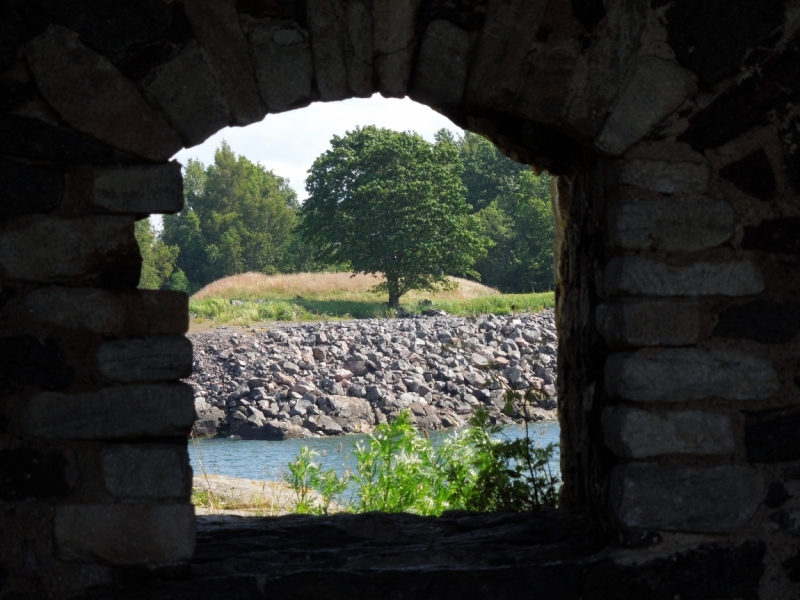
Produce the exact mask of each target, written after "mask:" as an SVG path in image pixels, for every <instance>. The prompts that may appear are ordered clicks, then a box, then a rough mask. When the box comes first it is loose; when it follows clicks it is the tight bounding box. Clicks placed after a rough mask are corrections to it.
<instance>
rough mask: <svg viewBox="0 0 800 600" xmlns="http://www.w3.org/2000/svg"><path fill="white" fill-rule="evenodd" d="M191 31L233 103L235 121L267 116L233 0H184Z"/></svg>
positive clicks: (223, 89) (248, 122) (230, 104)
mask: <svg viewBox="0 0 800 600" xmlns="http://www.w3.org/2000/svg"><path fill="white" fill-rule="evenodd" d="M183 6H184V7H185V10H186V15H187V16H188V17H189V21H190V22H191V24H192V31H194V35H195V37H196V38H197V41H198V42H199V43H200V46H201V48H203V49H204V50H205V57H206V59H207V60H208V63H209V64H210V65H211V68H212V69H213V70H214V74H215V75H216V77H217V79H218V80H219V84H220V87H221V89H222V92H223V94H224V96H225V100H226V103H227V105H228V106H229V107H230V112H231V115H232V116H233V121H234V123H235V124H236V125H249V124H250V123H255V122H256V121H260V120H261V119H262V118H264V114H265V113H266V109H265V108H264V105H263V104H262V101H261V96H260V94H259V92H258V85H257V83H256V80H255V75H254V74H253V65H252V63H251V61H250V51H249V49H248V47H247V39H246V38H245V35H244V31H243V30H242V27H241V24H240V22H239V13H237V12H236V8H235V6H234V3H232V2H219V1H218V0H184V2H183Z"/></svg>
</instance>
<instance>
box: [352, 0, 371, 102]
mask: <svg viewBox="0 0 800 600" xmlns="http://www.w3.org/2000/svg"><path fill="white" fill-rule="evenodd" d="M346 4H347V14H346V18H347V37H348V41H349V43H350V55H349V57H348V61H347V84H348V86H349V88H350V93H351V94H353V95H354V96H357V97H359V98H369V97H370V96H372V94H374V93H375V84H374V81H373V79H374V73H373V64H372V62H373V52H372V43H373V35H372V17H371V15H370V10H371V3H370V0H347V3H346Z"/></svg>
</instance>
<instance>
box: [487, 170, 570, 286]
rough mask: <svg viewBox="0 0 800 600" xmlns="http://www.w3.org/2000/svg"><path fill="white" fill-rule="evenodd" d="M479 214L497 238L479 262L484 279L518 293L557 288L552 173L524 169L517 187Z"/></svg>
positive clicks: (489, 235)
mask: <svg viewBox="0 0 800 600" xmlns="http://www.w3.org/2000/svg"><path fill="white" fill-rule="evenodd" d="M478 217H479V218H480V220H481V224H482V227H483V232H484V234H485V235H487V236H488V237H490V238H491V239H492V240H494V242H495V245H494V247H493V248H492V249H491V250H490V251H489V254H488V255H487V256H485V257H483V258H481V259H480V260H479V261H478V263H477V264H476V269H477V270H478V271H480V273H481V276H482V278H483V283H485V284H486V285H490V286H492V287H496V288H498V289H500V290H503V291H507V292H516V293H520V292H528V291H532V290H538V291H544V290H550V289H553V286H554V285H555V277H554V274H553V243H554V240H555V219H554V218H553V212H552V209H551V205H550V181H549V178H548V177H545V176H541V177H537V176H536V175H534V173H533V172H532V171H526V172H523V173H520V175H519V177H518V178H517V181H516V184H515V186H514V189H513V190H510V191H509V192H508V193H507V194H506V195H504V196H500V197H498V198H496V199H495V200H493V201H492V202H491V203H490V204H489V205H488V206H487V207H486V208H484V209H483V210H482V211H480V212H479V213H478Z"/></svg>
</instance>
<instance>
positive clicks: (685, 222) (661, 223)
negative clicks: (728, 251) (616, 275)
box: [608, 195, 735, 252]
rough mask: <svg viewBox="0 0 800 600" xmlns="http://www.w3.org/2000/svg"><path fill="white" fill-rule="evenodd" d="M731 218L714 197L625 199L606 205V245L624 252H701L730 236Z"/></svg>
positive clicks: (729, 209) (727, 206)
mask: <svg viewBox="0 0 800 600" xmlns="http://www.w3.org/2000/svg"><path fill="white" fill-rule="evenodd" d="M734 218H735V215H734V212H733V208H732V207H731V205H730V204H728V203H727V202H725V201H724V200H717V199H715V198H706V197H703V196H678V195H675V196H668V197H664V196H660V195H654V196H650V197H646V198H642V199H637V198H635V197H630V196H628V197H625V198H618V199H615V200H613V201H611V202H610V203H609V209H608V233H609V242H610V244H611V245H612V246H613V247H617V248H625V249H627V250H664V251H666V252H673V251H676V250H677V251H686V252H693V251H697V250H704V249H705V248H713V247H715V246H719V245H720V244H723V243H725V242H727V241H728V240H729V239H730V238H731V237H732V236H733V225H734Z"/></svg>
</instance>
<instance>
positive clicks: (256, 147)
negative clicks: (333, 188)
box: [173, 94, 462, 200]
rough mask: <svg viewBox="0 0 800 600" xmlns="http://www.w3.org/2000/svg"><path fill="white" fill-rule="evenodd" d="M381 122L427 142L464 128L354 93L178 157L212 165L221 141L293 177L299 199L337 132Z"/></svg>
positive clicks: (230, 133)
mask: <svg viewBox="0 0 800 600" xmlns="http://www.w3.org/2000/svg"><path fill="white" fill-rule="evenodd" d="M364 125H377V126H378V127H386V128H388V129H394V130H396V131H408V130H411V131H416V132H417V133H419V134H420V135H421V136H422V137H424V138H425V139H426V140H428V141H431V142H432V141H433V135H434V133H436V132H437V131H438V130H440V129H441V128H443V127H444V128H446V129H449V130H451V131H452V132H453V133H462V130H461V129H459V128H458V127H456V125H454V124H453V123H452V122H451V121H450V120H448V119H446V118H445V117H443V116H442V115H440V114H439V113H437V112H435V111H433V110H431V109H430V108H428V107H427V106H423V105H422V104H417V103H416V102H413V101H411V100H409V99H408V98H404V99H402V100H398V99H394V98H392V99H388V98H383V97H381V96H380V95H378V94H376V95H374V96H373V97H372V98H354V99H351V100H343V101H341V102H325V103H323V102H315V103H314V104H312V105H311V106H307V107H306V108H300V109H297V110H293V111H290V112H285V113H280V114H277V115H267V117H266V118H265V119H264V120H263V121H261V122H260V123H253V124H252V125H248V126H247V127H226V128H225V129H223V130H222V131H220V132H218V133H217V134H215V135H213V136H211V137H210V138H208V139H207V140H206V141H205V142H203V143H202V144H200V145H198V146H194V147H193V148H187V149H184V150H181V151H180V152H178V153H177V154H176V155H175V156H174V157H173V158H174V159H175V160H177V161H178V162H180V163H182V164H184V165H185V164H186V161H188V159H190V158H197V159H200V161H201V162H203V163H204V164H206V165H208V164H210V163H212V162H213V161H214V150H216V149H217V148H218V147H219V145H220V143H221V142H222V140H226V141H227V142H228V144H230V146H231V149H232V150H233V151H234V152H235V153H236V154H243V155H244V156H246V157H247V158H248V159H250V160H252V161H253V162H257V163H260V164H262V165H264V166H265V167H266V168H267V169H271V170H272V171H273V172H274V173H275V174H276V175H280V176H281V177H285V178H288V179H289V183H290V185H291V186H292V187H293V188H294V189H295V191H296V192H297V196H298V198H299V199H300V200H304V199H305V198H306V197H307V196H308V194H306V191H305V187H304V185H305V179H306V176H307V173H306V172H307V171H308V169H309V168H311V164H312V163H313V162H314V159H316V158H317V157H318V156H319V155H320V154H322V153H323V152H325V151H326V150H327V149H328V148H329V147H330V140H331V138H332V137H333V136H334V135H339V136H341V135H344V134H345V133H346V132H347V131H350V130H352V129H354V128H355V127H357V126H364Z"/></svg>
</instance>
